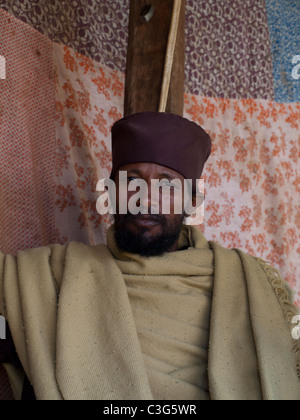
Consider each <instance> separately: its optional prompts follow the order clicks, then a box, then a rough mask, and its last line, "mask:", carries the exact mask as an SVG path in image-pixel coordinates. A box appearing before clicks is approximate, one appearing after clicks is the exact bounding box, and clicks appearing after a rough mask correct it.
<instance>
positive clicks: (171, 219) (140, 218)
mask: <svg viewBox="0 0 300 420" xmlns="http://www.w3.org/2000/svg"><path fill="white" fill-rule="evenodd" d="M119 171H126V172H127V181H128V183H129V182H130V181H133V182H136V181H137V180H139V179H143V180H144V181H145V182H146V183H147V186H148V197H144V199H143V203H138V204H142V205H143V207H145V208H146V207H147V208H148V214H145V215H143V214H137V215H132V214H130V215H117V216H116V221H118V223H119V224H121V226H122V227H123V228H125V229H126V230H128V231H129V232H131V233H132V234H133V235H136V236H139V237H140V238H142V239H144V240H148V241H151V240H152V239H154V238H157V237H159V235H162V234H164V233H166V232H170V231H172V230H174V229H176V227H177V228H179V229H180V227H181V225H182V222H183V219H184V217H185V216H186V215H185V213H184V210H183V208H182V214H175V212H174V193H173V192H172V188H171V194H170V214H162V206H161V196H160V202H159V214H158V215H153V214H151V180H154V179H156V180H160V181H161V180H163V179H166V180H167V181H168V182H172V181H173V180H175V179H177V180H180V181H181V182H182V185H183V183H184V177H183V176H182V175H181V174H180V173H178V172H176V171H174V170H173V169H169V168H167V167H165V166H162V165H158V164H156V163H132V164H128V165H125V166H123V167H121V168H119ZM119 171H118V172H117V174H116V177H115V182H116V187H117V203H116V204H117V209H118V208H119V202H118V198H119V183H118V180H119ZM134 194H136V191H134V192H131V191H128V192H127V198H128V201H127V203H128V202H129V200H130V198H131V197H132V196H133V195H134ZM182 195H183V190H182ZM193 203H194V199H193ZM177 249H178V238H176V239H175V240H174V242H173V243H172V244H169V246H168V248H167V249H166V250H165V251H164V252H174V251H177Z"/></svg>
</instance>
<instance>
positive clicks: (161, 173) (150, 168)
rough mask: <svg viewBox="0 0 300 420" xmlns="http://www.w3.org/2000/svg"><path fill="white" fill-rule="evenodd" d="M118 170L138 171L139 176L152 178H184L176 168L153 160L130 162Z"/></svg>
mask: <svg viewBox="0 0 300 420" xmlns="http://www.w3.org/2000/svg"><path fill="white" fill-rule="evenodd" d="M118 171H127V172H128V173H136V174H137V175H139V176H144V177H147V176H149V177H151V178H154V177H160V178H161V177H171V178H174V179H175V178H177V179H182V180H183V179H184V177H183V175H181V174H180V173H179V172H177V171H174V169H171V168H168V167H167V166H163V165H159V164H157V163H152V162H138V163H129V164H127V165H124V166H122V167H121V168H119V170H118Z"/></svg>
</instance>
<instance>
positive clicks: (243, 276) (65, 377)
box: [0, 227, 300, 400]
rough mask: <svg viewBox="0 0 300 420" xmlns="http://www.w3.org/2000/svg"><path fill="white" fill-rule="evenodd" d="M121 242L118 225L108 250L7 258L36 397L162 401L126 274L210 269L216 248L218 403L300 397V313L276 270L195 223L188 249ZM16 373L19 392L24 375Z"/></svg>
mask: <svg viewBox="0 0 300 420" xmlns="http://www.w3.org/2000/svg"><path fill="white" fill-rule="evenodd" d="M112 238H113V228H111V229H110V231H109V232H108V247H107V246H105V245H99V246H95V247H89V246H87V245H84V244H81V243H71V244H69V245H66V246H62V245H53V246H49V247H43V248H38V249H31V250H27V251H22V252H18V254H17V256H4V255H3V254H0V313H1V314H2V315H4V316H5V317H6V319H7V321H8V323H9V326H10V329H11V332H12V335H13V338H14V342H15V345H16V349H17V352H18V355H19V357H20V360H21V362H22V365H23V367H24V371H25V373H26V375H27V376H28V378H29V379H30V381H31V383H32V384H33V387H34V390H35V393H36V397H37V399H40V400H82V399H85V400H151V399H153V397H152V394H151V389H150V386H149V381H148V377H147V372H146V368H145V365H144V361H143V356H142V352H141V348H140V343H139V340H138V337H137V332H136V328H135V323H134V319H133V315H132V311H131V307H130V302H129V299H128V294H127V290H126V286H125V282H124V279H123V273H124V274H125V273H136V274H137V275H145V274H147V273H150V274H152V275H153V274H154V273H157V275H159V274H160V273H164V274H165V275H167V274H168V275H172V276H179V275H181V276H183V275H184V276H193V275H197V276H199V275H201V274H202V273H203V275H206V274H207V264H205V259H206V256H208V255H211V252H213V267H212V268H213V269H214V289H213V299H212V311H211V322H210V340H209V359H208V377H209V388H210V396H211V399H212V400H299V399H300V379H299V376H300V365H299V342H298V341H296V340H293V338H292V332H291V331H292V325H291V320H292V318H293V317H294V316H295V314H296V312H297V310H296V308H295V307H294V306H293V305H292V303H291V297H290V291H289V288H288V287H287V285H286V283H285V282H284V281H283V280H282V279H281V277H280V275H279V273H278V272H277V271H276V270H275V269H273V268H272V267H270V266H269V265H268V264H266V263H265V262H263V261H261V260H258V259H256V258H253V257H250V256H248V255H246V254H244V253H243V252H241V251H239V250H227V249H224V248H222V247H221V246H219V245H217V244H216V243H213V242H207V241H206V240H205V238H204V237H203V235H202V234H201V233H200V232H199V231H198V230H197V229H196V228H192V227H184V228H183V229H182V233H181V237H180V246H183V245H188V246H189V248H188V249H187V250H186V251H177V252H173V253H169V254H165V255H164V256H163V257H152V258H150V259H149V258H144V257H140V256H136V255H131V254H126V253H123V254H122V253H116V250H115V249H113V248H114V246H115V245H114V241H113V239H112ZM109 247H110V248H109ZM113 254H114V255H115V256H113ZM116 255H117V257H116ZM116 258H117V259H118V261H116ZM7 370H8V373H9V376H10V378H11V380H12V383H13V385H14V389H15V393H16V397H18V395H17V394H18V389H19V390H20V387H21V381H22V375H21V374H20V373H19V372H17V371H16V370H14V369H13V368H12V367H11V366H7ZM17 373H18V374H19V376H18V375H17ZM16 378H17V379H16ZM18 383H19V386H18Z"/></svg>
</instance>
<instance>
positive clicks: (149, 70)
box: [124, 0, 186, 116]
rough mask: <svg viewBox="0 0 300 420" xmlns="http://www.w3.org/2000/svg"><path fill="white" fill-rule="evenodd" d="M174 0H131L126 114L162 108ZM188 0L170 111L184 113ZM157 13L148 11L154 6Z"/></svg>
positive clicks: (182, 16)
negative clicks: (161, 101) (163, 83)
mask: <svg viewBox="0 0 300 420" xmlns="http://www.w3.org/2000/svg"><path fill="white" fill-rule="evenodd" d="M173 5H174V0H148V1H147V0H130V16H129V42H128V53H127V67H126V81H125V103H124V116H128V115H132V114H134V113H136V112H142V111H158V110H159V103H160V96H161V89H162V82H163V74H164V66H165V57H166V52H167V46H168V39H169V32H170V27H171V20H172V14H173ZM185 5H186V2H185V0H183V1H182V7H181V12H180V20H179V27H178V35H177V41H176V47H175V56H174V62H173V69H172V76H171V84H170V90H169V96H168V102H167V107H166V112H168V113H174V114H178V115H181V116H182V115H183V105H184V74H185V72H184V64H185ZM151 6H152V7H153V10H154V13H153V16H152V18H151V19H150V20H149V22H147V21H146V19H148V17H149V18H150V17H151V15H152V13H151V11H150V13H149V16H147V15H146V19H145V18H143V16H144V15H145V14H146V13H147V11H148V10H149V8H150V7H151Z"/></svg>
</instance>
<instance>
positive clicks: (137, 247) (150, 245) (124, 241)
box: [114, 213, 185, 257]
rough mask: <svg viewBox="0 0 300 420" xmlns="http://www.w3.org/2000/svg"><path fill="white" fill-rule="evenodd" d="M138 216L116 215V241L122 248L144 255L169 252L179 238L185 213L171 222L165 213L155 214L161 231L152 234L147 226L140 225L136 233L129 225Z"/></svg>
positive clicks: (158, 254) (150, 255)
mask: <svg viewBox="0 0 300 420" xmlns="http://www.w3.org/2000/svg"><path fill="white" fill-rule="evenodd" d="M138 217H139V215H132V214H130V213H129V214H125V215H119V214H116V215H115V216H114V222H115V223H114V227H115V241H116V244H117V246H118V248H119V249H120V250H122V251H125V252H129V253H131V254H139V255H141V256H143V257H153V256H160V255H163V254H164V253H165V252H168V250H169V249H170V248H171V247H172V246H173V245H174V244H175V242H176V241H177V240H178V238H179V235H180V231H181V228H182V224H183V220H184V218H185V216H184V215H177V217H175V218H174V220H173V221H172V222H171V221H168V220H167V219H166V217H165V216H164V215H155V216H153V218H154V219H155V221H156V222H157V223H159V225H160V227H161V229H160V230H161V232H160V233H158V234H156V235H151V234H149V229H148V228H146V227H140V228H139V229H138V232H136V233H134V232H132V230H130V228H129V227H127V226H128V223H130V222H131V221H132V222H134V220H135V219H137V218H138Z"/></svg>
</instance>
